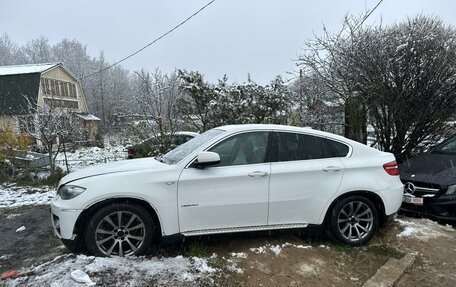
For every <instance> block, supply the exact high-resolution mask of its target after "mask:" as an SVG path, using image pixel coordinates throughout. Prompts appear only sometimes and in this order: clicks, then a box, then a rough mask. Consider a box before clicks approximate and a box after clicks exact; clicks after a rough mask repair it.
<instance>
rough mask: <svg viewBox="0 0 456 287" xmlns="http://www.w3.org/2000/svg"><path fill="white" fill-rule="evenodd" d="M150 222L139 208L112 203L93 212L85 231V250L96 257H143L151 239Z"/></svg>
mask: <svg viewBox="0 0 456 287" xmlns="http://www.w3.org/2000/svg"><path fill="white" fill-rule="evenodd" d="M154 230H155V229H154V223H153V221H152V219H151V216H150V214H149V213H148V212H147V210H145V209H144V208H143V207H141V206H136V205H131V204H127V203H116V204H112V205H108V206H105V207H103V208H101V209H100V210H99V211H97V212H96V213H95V214H94V215H93V216H92V218H91V219H89V222H88V225H87V227H86V229H85V233H84V239H85V242H86V246H87V249H88V250H89V251H90V252H91V253H92V254H94V255H97V256H132V255H134V256H137V255H141V254H144V253H145V252H146V251H147V249H148V248H149V245H150V244H151V242H152V239H153V237H154Z"/></svg>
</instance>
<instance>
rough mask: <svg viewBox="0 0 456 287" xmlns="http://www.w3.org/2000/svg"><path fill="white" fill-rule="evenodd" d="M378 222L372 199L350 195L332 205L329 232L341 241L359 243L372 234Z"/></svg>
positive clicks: (352, 243)
mask: <svg viewBox="0 0 456 287" xmlns="http://www.w3.org/2000/svg"><path fill="white" fill-rule="evenodd" d="M378 222H379V220H378V211H377V208H376V207H375V205H374V204H373V203H372V201H370V200H369V199H367V198H365V197H362V196H350V197H347V198H344V199H342V200H341V201H339V202H337V204H336V205H335V206H334V209H333V211H332V212H331V218H330V232H331V235H332V237H333V238H335V239H336V240H337V241H339V242H341V243H345V244H348V245H355V246H356V245H361V244H364V243H366V242H368V241H369V240H370V239H371V238H372V236H374V234H375V231H376V230H377V228H378Z"/></svg>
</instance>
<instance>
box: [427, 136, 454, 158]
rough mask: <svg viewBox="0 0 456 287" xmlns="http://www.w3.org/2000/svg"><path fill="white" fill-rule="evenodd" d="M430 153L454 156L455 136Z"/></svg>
mask: <svg viewBox="0 0 456 287" xmlns="http://www.w3.org/2000/svg"><path fill="white" fill-rule="evenodd" d="M432 152H433V153H443V154H456V136H454V137H452V138H450V139H448V140H446V141H444V142H443V143H441V144H439V145H438V146H437V147H436V148H435V149H434V150H433V151H432Z"/></svg>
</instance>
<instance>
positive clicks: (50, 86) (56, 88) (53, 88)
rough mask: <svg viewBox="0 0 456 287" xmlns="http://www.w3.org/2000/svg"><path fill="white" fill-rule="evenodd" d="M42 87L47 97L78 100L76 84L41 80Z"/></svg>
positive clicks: (46, 79)
mask: <svg viewBox="0 0 456 287" xmlns="http://www.w3.org/2000/svg"><path fill="white" fill-rule="evenodd" d="M41 87H42V91H43V93H44V94H45V95H50V96H57V97H62V98H73V99H75V98H77V93H76V84H75V83H71V82H65V81H59V80H54V79H48V78H41Z"/></svg>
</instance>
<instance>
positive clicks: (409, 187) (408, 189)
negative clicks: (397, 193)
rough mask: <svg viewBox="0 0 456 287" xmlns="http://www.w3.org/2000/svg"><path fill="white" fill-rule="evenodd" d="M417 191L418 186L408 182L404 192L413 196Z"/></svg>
mask: <svg viewBox="0 0 456 287" xmlns="http://www.w3.org/2000/svg"><path fill="white" fill-rule="evenodd" d="M415 190H416V186H415V185H414V184H413V183H411V182H407V183H406V184H405V186H404V192H405V193H407V194H413V193H414V192H415Z"/></svg>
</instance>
